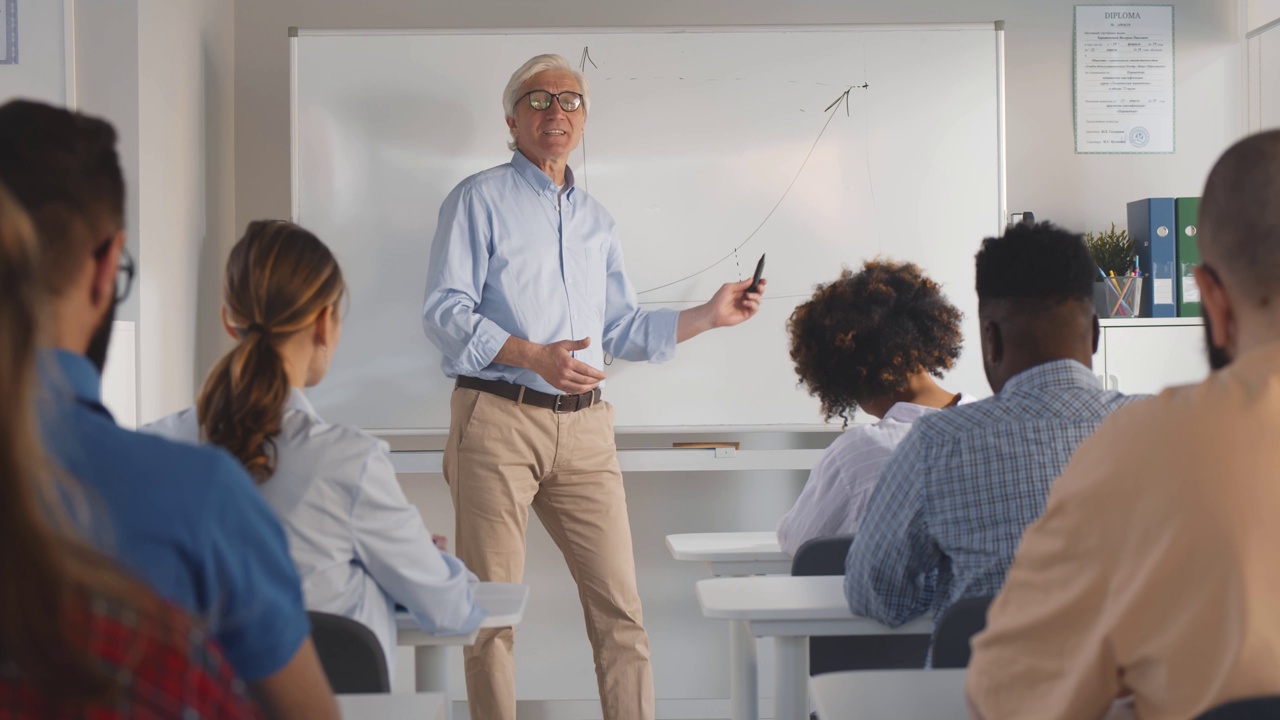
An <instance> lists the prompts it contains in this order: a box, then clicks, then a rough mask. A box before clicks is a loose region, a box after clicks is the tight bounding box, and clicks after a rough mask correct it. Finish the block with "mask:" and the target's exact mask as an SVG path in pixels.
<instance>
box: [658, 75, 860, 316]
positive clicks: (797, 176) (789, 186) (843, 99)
mask: <svg viewBox="0 0 1280 720" xmlns="http://www.w3.org/2000/svg"><path fill="white" fill-rule="evenodd" d="M867 87H868V85H867V84H866V83H863V84H862V85H852V86H850V87H848V88H845V91H844V92H842V93H840V96H839V97H837V98H836V99H835V100H833V101H832V102H831V104H830V105H828V106H827V107H826V109H825V110H823V112H824V113H829V115H828V116H827V121H826V122H825V123H823V124H822V129H821V130H819V131H818V137H816V138H814V140H813V144H812V145H810V146H809V152H807V153H805V156H804V160H803V161H801V163H800V167H799V168H798V169H797V170H796V174H795V176H793V177H792V178H791V182H790V183H787V188H786V189H785V190H783V191H782V197H779V198H778V202H776V203H774V204H773V207H772V208H770V209H769V212H768V213H767V214H766V215H765V216H764V219H763V220H761V221H760V224H759V225H757V226H756V229H755V230H752V231H751V234H750V235H748V236H747V238H746V239H745V240H743V241H742V242H740V243H738V244H737V245H736V246H735V247H734V248H733V249H732V250H730V251H729V252H728V254H726V255H725V256H724V257H722V258H720V259H719V260H716V261H715V262H713V263H711V264H710V265H708V266H706V267H704V268H702V269H701V270H698V271H697V272H693V273H690V274H688V275H686V276H684V277H682V278H680V279H679V280H672V281H671V282H668V283H663V284H662V285H658V286H656V287H651V288H649V289H647V290H641V291H640V292H638V293H636V294H637V295H646V294H648V293H651V292H657V291H658V290H662V289H664V288H669V287H671V286H672V285H679V284H680V283H682V282H684V281H686V280H692V279H693V278H695V277H698V276H699V275H701V274H703V273H705V272H708V271H709V270H711V269H713V268H715V267H716V266H718V265H720V264H721V263H723V262H724V261H726V260H728V259H730V258H733V257H736V256H737V254H738V251H739V250H741V249H742V248H743V247H745V246H746V244H747V243H749V242H751V239H752V238H754V237H755V236H756V235H757V234H758V233H759V232H760V230H762V229H763V228H764V226H765V224H766V223H768V222H769V219H770V218H772V217H773V214H774V213H775V212H777V210H778V208H779V207H781V206H782V203H783V201H784V200H786V199H787V195H789V194H790V193H791V189H792V188H793V187H795V185H796V181H798V180H799V179H800V175H801V173H803V172H804V169H805V167H806V166H807V165H808V164H809V159H810V158H812V157H813V151H814V150H816V149H818V143H819V142H820V141H821V140H822V136H823V134H825V133H826V132H827V128H828V127H830V126H831V121H832V120H833V119H835V117H836V115H838V114H839V113H838V112H831V111H832V110H834V109H836V108H838V107H839V106H840V104H841V103H844V111H845V116H846V117H848V115H849V93H851V92H853V89H854V88H859V89H865V88H867Z"/></svg>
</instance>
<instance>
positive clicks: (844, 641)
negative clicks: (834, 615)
mask: <svg viewBox="0 0 1280 720" xmlns="http://www.w3.org/2000/svg"><path fill="white" fill-rule="evenodd" d="M852 544H853V536H852V535H832V536H831V537H821V538H814V539H813V540H810V541H808V542H806V543H805V544H803V545H801V546H800V549H799V550H796V556H795V559H793V560H792V561H791V574H792V575H793V576H799V575H844V561H845V558H846V557H848V555H849V546H850V545H852ZM928 653H929V636H928V635H856V636H847V637H846V636H838V635H837V636H834V637H812V638H809V674H811V675H822V674H824V673H829V672H844V671H846V670H903V669H911V668H920V667H924V661H925V658H926V657H927V656H928Z"/></svg>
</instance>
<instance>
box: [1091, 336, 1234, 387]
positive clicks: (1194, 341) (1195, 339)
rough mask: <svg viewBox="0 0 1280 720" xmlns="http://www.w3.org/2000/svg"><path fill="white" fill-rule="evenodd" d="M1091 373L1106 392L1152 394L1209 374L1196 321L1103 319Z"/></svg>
mask: <svg viewBox="0 0 1280 720" xmlns="http://www.w3.org/2000/svg"><path fill="white" fill-rule="evenodd" d="M1093 372H1094V374H1095V375H1098V376H1099V379H1101V380H1102V383H1103V385H1105V386H1106V387H1107V389H1109V390H1119V391H1121V392H1123V393H1129V394H1139V393H1150V394H1155V393H1158V392H1160V391H1161V390H1163V389H1165V388H1166V387H1170V386H1173V385H1186V384H1188V383H1194V382H1199V381H1200V380H1203V379H1204V378H1205V376H1206V375H1208V374H1209V362H1208V359H1207V358H1206V356H1205V341H1204V324H1203V322H1202V321H1201V320H1200V318H1162V319H1142V320H1103V321H1102V338H1101V340H1100V341H1099V342H1098V353H1097V354H1096V355H1094V356H1093Z"/></svg>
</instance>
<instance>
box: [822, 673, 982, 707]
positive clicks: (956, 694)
mask: <svg viewBox="0 0 1280 720" xmlns="http://www.w3.org/2000/svg"><path fill="white" fill-rule="evenodd" d="M964 677H965V670H964V669H963V668H961V669H958V670H854V671H852V672H838V673H827V674H825V675H819V676H817V677H815V678H811V679H810V680H809V690H810V692H811V693H812V694H813V704H814V709H815V710H817V711H818V717H820V718H822V720H898V719H899V718H925V719H927V720H968V718H969V711H968V708H967V706H966V704H965V699H964Z"/></svg>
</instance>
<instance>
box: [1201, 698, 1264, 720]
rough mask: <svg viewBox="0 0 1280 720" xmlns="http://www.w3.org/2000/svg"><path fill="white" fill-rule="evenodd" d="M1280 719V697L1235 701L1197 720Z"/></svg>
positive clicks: (1220, 706)
mask: <svg viewBox="0 0 1280 720" xmlns="http://www.w3.org/2000/svg"><path fill="white" fill-rule="evenodd" d="M1277 718H1280V695H1267V696H1265V697H1256V698H1248V699H1247V700H1234V701H1232V702H1229V703H1227V704H1225V705H1219V706H1218V707H1216V708H1213V709H1212V710H1210V711H1209V712H1206V713H1205V714H1203V715H1201V716H1200V717H1198V718H1196V720H1276V719H1277Z"/></svg>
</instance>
